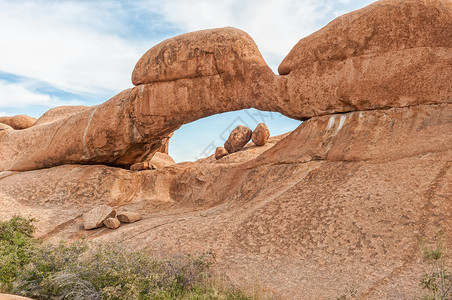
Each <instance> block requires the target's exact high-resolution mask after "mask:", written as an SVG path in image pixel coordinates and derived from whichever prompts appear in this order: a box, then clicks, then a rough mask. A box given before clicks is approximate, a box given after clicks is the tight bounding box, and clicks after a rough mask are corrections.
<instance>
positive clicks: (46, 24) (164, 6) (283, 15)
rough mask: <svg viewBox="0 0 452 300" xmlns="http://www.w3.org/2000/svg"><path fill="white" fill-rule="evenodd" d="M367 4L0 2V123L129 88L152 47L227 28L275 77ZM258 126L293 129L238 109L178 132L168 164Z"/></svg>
mask: <svg viewBox="0 0 452 300" xmlns="http://www.w3.org/2000/svg"><path fill="white" fill-rule="evenodd" d="M372 2H374V1H372V0H361V1H357V0H336V1H332V0H248V1H247V0H216V1H212V0H191V1H187V0H185V1H184V0H167V1H164V0H140V1H100V0H79V1H64V0H62V1H61V0H60V1H57V0H54V1H52V0H34V1H20V0H0V41H1V47H0V116H2V115H15V114H27V115H30V116H34V117H39V116H40V115H42V114H43V113H44V112H45V111H47V110H48V109H50V108H52V107H56V106H61V105H96V104H99V103H102V102H105V101H106V100H108V99H109V98H111V97H112V96H114V95H116V94H117V93H119V92H120V91H122V90H124V89H126V88H129V87H132V83H131V80H130V76H131V73H132V70H133V68H134V66H135V63H136V62H137V61H138V59H139V58H140V57H141V55H143V54H144V53H145V52H146V51H147V50H148V49H149V48H151V47H152V46H153V45H155V44H157V43H159V42H160V41H162V40H164V39H166V38H169V37H172V36H175V35H178V34H182V33H186V32H190V31H194V30H200V29H207V28H216V27H225V26H234V27H237V28H240V29H242V30H245V31H246V32H248V33H249V34H250V35H251V37H253V39H254V40H255V42H256V44H257V45H258V47H259V49H260V51H261V53H262V55H263V56H264V58H265V60H266V61H267V63H268V64H269V66H270V67H271V68H272V69H273V70H274V72H275V73H276V70H277V68H278V65H279V64H280V62H281V61H282V59H283V58H284V57H285V56H286V55H287V53H288V52H289V51H290V49H291V48H292V47H293V46H294V45H295V44H296V43H297V42H298V41H299V40H300V39H301V38H302V37H305V36H307V35H309V34H311V33H312V32H314V31H316V30H318V29H320V28H321V27H323V26H324V25H326V24H327V23H328V22H330V21H331V20H333V19H334V18H336V17H337V16H339V15H341V14H344V13H347V12H350V11H352V10H356V9H359V8H361V7H364V6H366V5H368V4H370V3H372ZM262 121H264V122H265V123H266V124H267V125H268V127H269V128H270V132H271V135H277V134H282V133H284V132H287V131H290V130H293V129H295V128H296V127H297V126H298V125H299V124H300V122H299V121H295V120H291V119H288V118H286V117H284V116H281V115H279V114H277V113H269V112H259V111H256V110H246V111H239V112H231V113H225V114H221V115H216V116H212V117H209V118H205V119H202V120H199V121H196V122H194V123H191V124H187V125H184V126H183V127H182V128H181V129H179V130H178V131H177V132H176V133H175V135H174V137H173V138H172V139H171V142H170V155H172V156H173V158H174V159H175V160H176V161H186V160H195V159H197V158H202V157H205V156H206V155H209V154H211V153H212V152H213V151H214V148H215V147H216V146H222V144H223V143H224V139H225V138H227V132H229V131H230V130H232V129H233V127H234V126H236V125H240V124H242V125H247V126H249V127H250V128H251V129H254V127H255V126H256V125H257V123H259V122H262Z"/></svg>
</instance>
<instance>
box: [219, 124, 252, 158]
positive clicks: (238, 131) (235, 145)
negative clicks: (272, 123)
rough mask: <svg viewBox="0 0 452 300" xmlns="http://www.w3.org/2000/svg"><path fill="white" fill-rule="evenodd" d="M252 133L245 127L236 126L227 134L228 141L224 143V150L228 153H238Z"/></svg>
mask: <svg viewBox="0 0 452 300" xmlns="http://www.w3.org/2000/svg"><path fill="white" fill-rule="evenodd" d="M252 133H253V132H252V131H251V129H249V128H248V127H246V126H243V125H239V126H237V127H236V128H234V130H232V131H231V133H230V134H229V137H228V139H227V140H226V142H225V143H224V148H225V149H226V150H227V151H228V153H234V152H236V151H239V150H240V149H242V148H243V146H245V145H246V144H247V143H248V142H249V141H250V139H251V134H252Z"/></svg>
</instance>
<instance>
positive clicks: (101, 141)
mask: <svg viewBox="0 0 452 300" xmlns="http://www.w3.org/2000/svg"><path fill="white" fill-rule="evenodd" d="M394 16H397V17H394ZM451 24H452V4H451V3H450V1H449V0H421V1H417V0H416V1H414V0H409V1H401V0H382V1H378V2H376V3H374V4H372V5H370V6H368V7H366V8H363V9H361V10H358V11H356V12H352V13H350V14H346V15H344V16H341V17H339V18H338V19H336V20H334V21H333V22H331V23H330V24H328V25H327V26H326V27H325V28H323V29H321V30H319V31H318V32H316V33H314V34H312V35H311V36H308V37H307V38H304V39H302V40H301V41H300V42H299V43H298V44H297V45H296V46H295V47H294V49H293V50H292V51H291V53H290V54H289V55H288V56H287V57H286V58H285V59H284V61H283V63H282V64H281V66H280V69H279V70H280V73H281V74H282V75H284V76H276V75H274V74H273V72H272V71H271V70H270V68H269V67H268V66H267V65H266V63H265V61H264V60H263V58H262V56H261V55H260V53H259V50H258V49H257V46H256V45H255V43H254V42H253V40H252V39H251V38H250V37H249V35H247V34H246V33H245V32H243V31H241V30H238V29H235V28H229V27H228V28H221V29H212V30H204V31H198V32H193V33H188V34H184V35H181V36H178V37H175V38H171V39H168V40H166V41H164V42H162V43H160V44H158V45H156V46H154V47H153V48H151V49H150V50H149V51H148V52H147V53H146V54H145V55H144V56H143V57H142V58H141V59H140V60H139V62H138V63H137V65H136V67H135V69H134V71H133V75H132V79H133V82H134V84H137V86H136V87H134V88H132V89H129V90H125V91H123V92H122V93H120V94H118V95H116V96H115V97H113V98H112V99H110V100H109V101H107V102H105V103H104V104H101V105H98V106H95V107H91V108H89V109H86V110H85V109H84V108H81V109H80V111H79V112H77V113H76V114H73V115H70V116H69V117H63V118H53V117H50V118H47V117H45V118H44V120H41V122H39V125H36V126H33V127H31V128H30V129H28V130H23V131H7V132H6V133H3V137H2V139H1V140H0V170H18V171H24V170H33V169H40V168H45V167H52V166H57V165H63V164H80V163H81V164H96V163H101V164H108V165H113V166H122V167H126V168H128V167H130V166H131V165H133V164H135V163H140V162H145V161H149V160H150V158H151V157H152V156H153V154H154V153H155V152H156V151H158V149H162V147H163V152H165V150H164V149H165V142H166V138H167V136H168V135H169V134H170V133H171V132H173V131H174V130H176V129H177V128H179V127H180V126H181V125H183V124H186V123H189V122H192V121H195V120H197V119H199V118H203V117H206V116H209V115H213V114H217V113H222V112H227V111H233V110H240V109H245V108H252V107H253V108H257V109H260V110H266V111H276V112H281V113H283V114H284V115H286V116H289V117H292V118H297V119H307V118H310V117H314V116H319V115H326V114H332V113H340V112H348V111H358V110H371V109H383V108H391V107H407V106H413V105H420V104H439V103H451V102H452V83H451V76H450V74H451V70H452V51H451V48H450V45H451V43H452V36H451V35H450V34H449V32H450V31H451V30H450V28H451ZM286 74H287V75H286ZM77 110H78V109H77ZM57 115H60V116H61V114H60V113H57ZM46 119H47V120H49V119H53V120H54V121H53V122H50V123H49V122H47V121H45V120H46Z"/></svg>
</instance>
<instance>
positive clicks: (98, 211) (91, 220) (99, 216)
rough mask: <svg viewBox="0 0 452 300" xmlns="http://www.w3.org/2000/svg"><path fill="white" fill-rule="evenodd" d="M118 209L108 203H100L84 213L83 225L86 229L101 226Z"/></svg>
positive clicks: (113, 215)
mask: <svg viewBox="0 0 452 300" xmlns="http://www.w3.org/2000/svg"><path fill="white" fill-rule="evenodd" d="M115 215H116V211H115V210H114V209H113V208H111V207H110V206H108V205H99V206H97V207H95V208H93V209H91V210H90V211H89V212H87V213H84V214H83V227H84V228H85V230H88V229H94V228H99V227H101V226H102V224H103V222H104V221H105V220H106V219H108V218H113V217H115Z"/></svg>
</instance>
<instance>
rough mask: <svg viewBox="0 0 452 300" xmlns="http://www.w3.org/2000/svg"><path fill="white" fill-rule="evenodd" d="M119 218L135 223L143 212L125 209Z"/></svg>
mask: <svg viewBox="0 0 452 300" xmlns="http://www.w3.org/2000/svg"><path fill="white" fill-rule="evenodd" d="M117 217H118V220H119V221H121V222H122V223H134V222H136V221H139V220H141V214H139V213H137V212H132V211H124V212H121V213H118V216H117Z"/></svg>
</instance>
